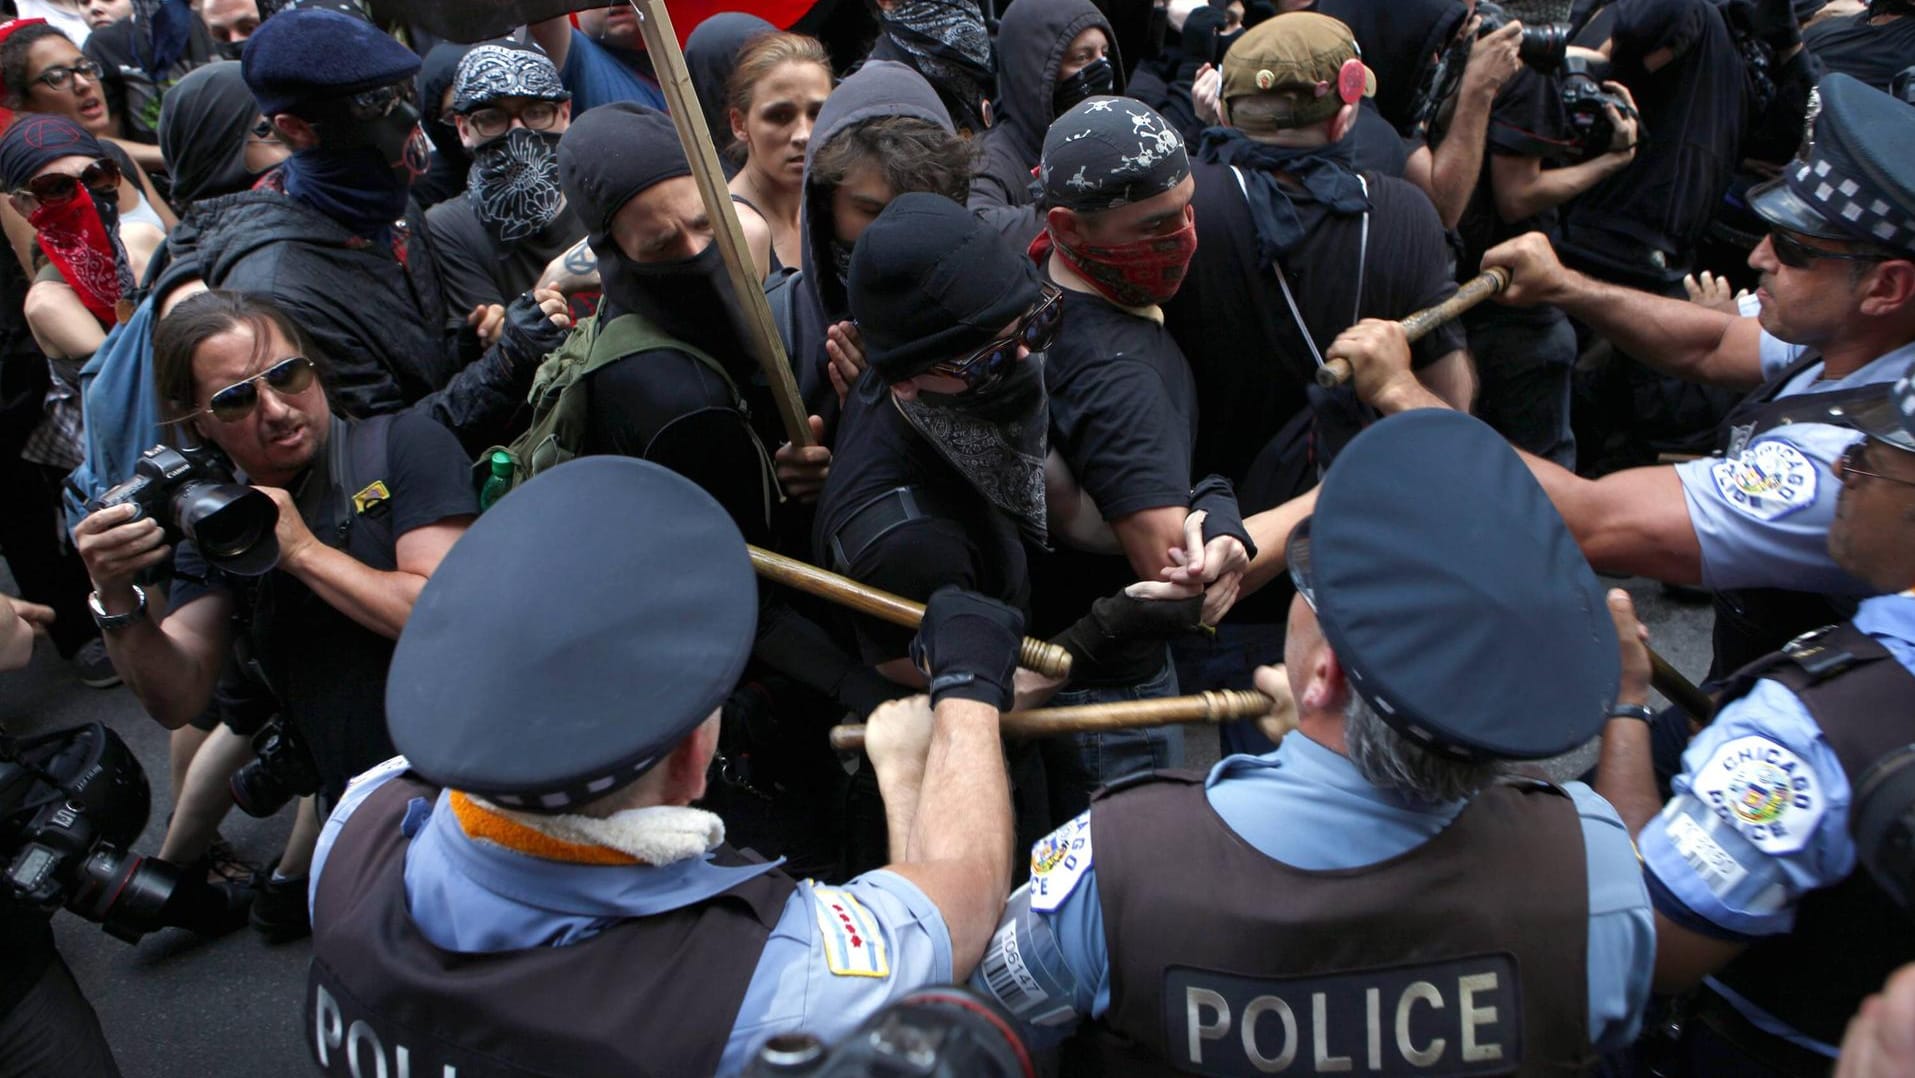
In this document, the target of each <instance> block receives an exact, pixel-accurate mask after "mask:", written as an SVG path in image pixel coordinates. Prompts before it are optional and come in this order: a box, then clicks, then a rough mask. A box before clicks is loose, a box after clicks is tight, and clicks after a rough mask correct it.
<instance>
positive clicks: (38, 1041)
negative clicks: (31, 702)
mask: <svg viewBox="0 0 1915 1078" xmlns="http://www.w3.org/2000/svg"><path fill="white" fill-rule="evenodd" d="M52 624H53V611H52V609H50V608H48V607H44V606H41V605H39V604H38V603H28V602H22V601H20V600H18V599H13V598H10V597H9V596H7V595H5V594H0V672H5V671H8V670H18V669H20V668H21V667H23V666H25V665H27V663H28V662H29V661H30V660H31V659H32V658H33V639H34V637H36V636H39V635H42V634H44V633H45V632H46V631H47V628H48V626H50V625H52ZM54 1059H58V1060H59V1061H60V1066H61V1067H65V1068H70V1070H68V1071H67V1072H66V1073H72V1074H94V1075H103V1076H117V1075H118V1074H119V1073H120V1070H119V1067H118V1066H117V1065H116V1064H115V1063H114V1062H113V1052H112V1050H111V1049H110V1048H108V1047H107V1044H106V1035H105V1034H104V1033H102V1032H101V1031H100V1019H99V1016H98V1015H96V1014H94V1013H93V1007H92V1005H91V1004H89V1003H88V1002H87V1001H86V997H85V996H83V995H81V994H80V986H79V985H77V984H75V983H73V971H72V970H69V969H68V968H67V964H66V962H65V961H63V960H62V959H61V958H60V955H59V953H58V952H57V951H55V950H54V949H53V929H52V927H51V926H50V925H49V924H48V923H47V918H46V916H45V915H44V914H42V913H40V912H38V911H36V910H32V909H29V908H27V907H25V906H22V905H19V904H17V903H15V902H13V901H12V900H10V899H7V898H5V897H0V1074H9V1075H11V1074H37V1073H42V1072H44V1073H52V1068H53V1063H52V1061H53V1060H54Z"/></svg>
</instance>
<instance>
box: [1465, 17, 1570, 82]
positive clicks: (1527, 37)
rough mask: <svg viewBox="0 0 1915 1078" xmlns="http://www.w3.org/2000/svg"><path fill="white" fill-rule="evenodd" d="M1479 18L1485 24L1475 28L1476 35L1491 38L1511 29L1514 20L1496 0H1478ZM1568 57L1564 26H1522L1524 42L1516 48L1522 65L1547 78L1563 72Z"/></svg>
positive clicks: (1565, 28) (1567, 32)
mask: <svg viewBox="0 0 1915 1078" xmlns="http://www.w3.org/2000/svg"><path fill="white" fill-rule="evenodd" d="M1476 15H1477V17H1478V18H1480V19H1481V20H1482V21H1481V22H1479V23H1478V24H1477V26H1476V36H1477V37H1479V38H1482V37H1488V36H1489V35H1491V34H1493V33H1495V32H1496V31H1498V30H1501V29H1502V28H1503V27H1505V26H1508V25H1509V24H1510V23H1511V22H1512V21H1513V19H1512V18H1511V16H1510V14H1509V12H1507V11H1504V10H1503V6H1502V5H1501V4H1498V3H1496V2H1495V0H1476ZM1568 54H1569V27H1568V26H1567V25H1566V24H1563V23H1548V24H1543V25H1538V26H1530V25H1527V24H1525V25H1524V26H1523V40H1522V43H1521V44H1520V45H1518V46H1517V47H1516V56H1517V58H1518V59H1520V60H1522V61H1523V63H1525V64H1528V65H1529V66H1530V67H1533V68H1535V69H1536V70H1537V71H1540V72H1542V73H1543V74H1545V75H1548V74H1552V73H1554V72H1556V71H1558V70H1561V68H1562V66H1563V60H1564V59H1565V58H1566V57H1567V56H1568Z"/></svg>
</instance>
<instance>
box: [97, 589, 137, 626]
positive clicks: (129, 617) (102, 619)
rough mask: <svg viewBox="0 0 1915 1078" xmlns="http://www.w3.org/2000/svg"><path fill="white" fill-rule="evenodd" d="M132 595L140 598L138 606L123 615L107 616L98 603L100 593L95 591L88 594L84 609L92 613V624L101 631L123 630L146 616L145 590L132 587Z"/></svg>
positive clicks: (101, 605)
mask: <svg viewBox="0 0 1915 1078" xmlns="http://www.w3.org/2000/svg"><path fill="white" fill-rule="evenodd" d="M133 594H135V595H137V596H139V597H140V605H138V606H136V607H134V608H133V609H131V610H129V611H127V612H126V613H124V614H109V613H107V612H106V606H105V605H104V604H102V603H101V602H100V593H99V592H97V591H94V592H88V593H87V597H86V608H87V609H88V610H91V611H92V612H93V621H94V624H96V625H98V626H99V627H100V628H101V629H103V630H105V631H106V632H113V631H114V630H116V629H124V628H126V627H127V626H128V625H131V624H133V623H134V622H136V621H138V620H140V619H141V618H143V617H145V616H146V589H145V588H142V587H140V586H139V585H138V584H135V585H133Z"/></svg>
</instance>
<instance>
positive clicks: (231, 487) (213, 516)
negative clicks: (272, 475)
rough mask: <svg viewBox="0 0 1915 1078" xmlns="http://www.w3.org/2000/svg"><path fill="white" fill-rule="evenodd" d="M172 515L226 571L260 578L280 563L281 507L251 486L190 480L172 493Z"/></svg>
mask: <svg viewBox="0 0 1915 1078" xmlns="http://www.w3.org/2000/svg"><path fill="white" fill-rule="evenodd" d="M172 509H173V518H174V519H175V520H176V521H178V522H179V529H180V531H182V532H184V533H185V534H186V535H187V536H188V537H189V538H191V539H192V540H193V542H194V543H196V544H198V546H199V549H200V553H202V554H204V555H205V556H206V558H207V559H208V560H209V561H211V562H213V564H215V565H217V566H219V567H220V568H221V569H224V570H226V571H227V572H231V573H237V574H239V575H240V576H260V575H262V574H264V573H267V572H270V571H271V570H272V568H273V566H275V565H277V564H279V542H278V540H277V539H275V538H274V536H273V526H274V525H275V524H277V523H278V522H279V506H277V505H275V504H273V500H272V499H271V498H268V497H267V496H266V495H264V494H262V493H260V492H259V491H257V490H254V489H252V488H251V487H242V486H239V485H238V484H235V483H208V482H198V481H193V482H186V483H182V484H180V488H179V490H178V491H177V492H176V493H175V494H174V495H173V505H172Z"/></svg>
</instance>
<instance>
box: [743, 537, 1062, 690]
mask: <svg viewBox="0 0 1915 1078" xmlns="http://www.w3.org/2000/svg"><path fill="white" fill-rule="evenodd" d="M747 549H749V550H750V551H751V567H752V568H753V569H754V570H756V571H757V573H758V575H759V576H762V577H764V578H765V579H766V580H775V581H777V582H778V583H780V584H783V585H785V586H786V587H791V588H797V589H798V590H799V591H802V592H806V593H808V594H811V595H816V596H817V597H818V598H820V599H829V600H831V601H832V602H834V603H837V604H838V605H840V606H848V607H850V608H851V609H853V610H856V611H857V612H859V613H860V614H869V615H871V616H872V617H874V618H882V619H883V620H885V621H888V622H890V623H891V624H893V625H902V626H904V627H905V628H907V629H915V628H917V627H918V622H921V621H923V620H924V604H923V603H917V602H912V601H911V600H909V599H906V598H904V597H903V596H901V595H893V594H891V593H890V592H888V591H881V590H879V589H877V588H874V587H871V586H869V585H866V584H860V583H858V582H857V581H855V580H853V579H851V578H850V577H846V576H839V575H838V574H837V573H831V572H826V571H825V570H823V569H820V568H818V567H817V566H815V565H811V564H809V563H806V562H802V561H799V560H798V559H796V558H787V557H785V556H784V555H783V554H774V553H772V552H771V551H769V550H764V549H761V548H759V547H755V546H754V547H748V548H747ZM1017 665H1019V666H1022V667H1024V668H1025V669H1027V670H1035V671H1037V672H1038V673H1040V674H1043V675H1045V676H1046V677H1057V678H1068V677H1070V676H1071V653H1070V652H1068V651H1065V650H1064V649H1063V648H1060V647H1058V646H1057V645H1056V644H1047V643H1045V642H1044V641H1042V640H1033V639H1031V638H1030V637H1028V636H1027V637H1025V638H1024V643H1023V645H1022V646H1021V647H1019V648H1018V652H1017Z"/></svg>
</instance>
